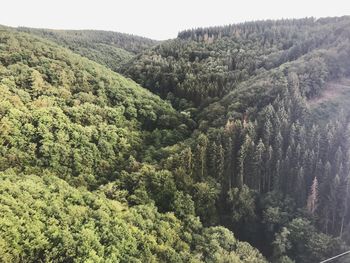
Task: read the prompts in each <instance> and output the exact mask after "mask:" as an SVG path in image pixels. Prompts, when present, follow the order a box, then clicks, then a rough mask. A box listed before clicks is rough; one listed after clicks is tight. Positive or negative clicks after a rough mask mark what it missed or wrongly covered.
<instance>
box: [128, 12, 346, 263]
mask: <svg viewBox="0 0 350 263" xmlns="http://www.w3.org/2000/svg"><path fill="white" fill-rule="evenodd" d="M349 38H350V18H349V17H342V18H325V19H318V20H316V19H313V18H310V19H301V20H281V21H261V22H251V23H244V24H239V25H231V26H226V27H213V28H203V29H196V30H189V31H184V32H181V33H180V34H179V37H178V38H177V39H175V40H170V41H168V42H165V43H161V44H160V45H158V46H157V47H155V48H153V49H152V50H148V51H145V52H144V53H142V54H140V55H139V56H137V57H136V58H134V59H133V60H132V61H131V62H130V63H129V64H128V65H126V67H125V68H124V72H125V74H127V75H129V76H131V77H132V78H134V79H135V80H136V81H137V82H139V83H142V85H144V86H145V87H147V88H149V89H150V90H152V91H155V92H156V93H158V94H160V95H161V96H164V97H167V98H168V99H170V100H171V101H172V103H173V105H174V106H175V107H176V108H178V109H181V110H182V111H183V112H184V113H187V114H188V115H192V116H193V117H194V119H195V120H196V122H197V124H198V126H197V129H196V130H195V131H194V132H193V134H192V137H191V139H188V140H186V142H185V143H183V144H179V145H180V146H179V147H178V148H174V147H172V148H169V151H171V152H172V153H173V154H172V155H171V158H165V159H164V160H163V165H164V166H165V167H167V169H169V170H171V171H174V174H175V177H176V178H181V180H182V183H183V184H184V185H186V187H188V189H190V190H189V191H190V192H192V197H193V200H194V203H195V206H196V213H197V214H198V215H199V216H200V218H201V219H202V220H203V222H204V223H205V224H206V225H217V224H219V225H224V226H226V227H228V228H230V229H232V230H233V231H234V232H235V233H236V234H237V235H238V236H239V237H240V238H241V239H244V240H249V241H250V242H251V243H252V244H254V245H255V246H257V247H258V248H260V249H261V250H262V251H263V252H264V253H265V255H267V256H268V257H269V259H270V260H271V261H273V262H292V260H294V261H295V262H317V261H320V260H322V259H323V258H327V257H329V256H330V255H332V254H336V253H337V252H340V251H343V250H345V249H346V248H348V245H349V227H350V214H349V209H348V204H349V194H348V185H349V172H350V170H349V169H350V166H349V149H350V148H349V128H348V124H349V116H350V115H349V114H350V111H349V107H348V101H349V99H350V97H349V94H348V93H346V92H344V93H342V96H341V97H338V98H333V99H329V100H327V101H325V102H324V103H322V105H319V107H310V103H309V101H312V100H315V99H317V97H319V96H322V95H323V93H324V92H325V89H327V87H329V85H331V83H340V82H341V79H342V78H344V77H349V74H350V63H349V61H350V60H349V58H350V45H349ZM186 175H190V177H191V180H190V182H189V180H188V179H186Z"/></svg>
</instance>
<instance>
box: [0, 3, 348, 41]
mask: <svg viewBox="0 0 350 263" xmlns="http://www.w3.org/2000/svg"><path fill="white" fill-rule="evenodd" d="M0 8H1V9H0V24H2V25H8V26H27V27H40V28H55V29H101V30H112V31H117V32H124V33H130V34H135V35H140V36H145V37H150V38H154V39H158V40H163V39H167V38H174V37H176V36H177V33H178V32H179V31H181V30H183V29H190V28H196V27H204V26H215V25H225V24H231V23H237V22H244V21H251V20H261V19H279V18H301V17H311V16H313V17H325V16H342V15H350V0H318V1H317V0H231V1H230V0H214V1H213V0H211V1H209V0H202V1H201V0H173V1H169V0H114V1H113V0H0Z"/></svg>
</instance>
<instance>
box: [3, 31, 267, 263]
mask: <svg viewBox="0 0 350 263" xmlns="http://www.w3.org/2000/svg"><path fill="white" fill-rule="evenodd" d="M0 90H1V99H0V127H1V130H0V153H1V154H0V170H1V174H0V181H1V187H0V188H1V189H0V210H1V214H2V217H1V219H0V226H1V227H0V261H1V262H49V261H54V262H220V261H222V262H223V261H230V262H265V259H264V258H263V257H262V256H261V254H260V253H259V252H258V251H257V250H256V249H254V248H252V247H251V246H250V245H249V244H248V243H245V242H239V241H237V240H236V239H235V237H234V236H233V233H232V232H231V231H229V230H228V229H226V228H223V227H220V226H218V227H209V228H206V227H203V226H202V224H201V222H200V220H199V218H198V217H197V216H196V214H195V211H194V204H193V201H192V199H191V196H190V195H189V194H188V193H186V192H184V191H182V190H181V189H179V187H178V186H177V184H176V180H175V178H174V176H173V174H172V173H171V172H170V171H167V170H162V169H161V167H159V166H158V165H157V162H158V160H159V158H160V157H159V152H161V151H162V149H163V147H166V146H169V145H174V144H176V143H178V142H180V141H183V140H184V139H185V138H187V137H188V136H189V134H190V130H191V129H192V128H191V127H192V126H193V121H191V120H190V119H189V118H188V117H187V116H185V115H183V114H179V113H177V112H176V111H175V110H174V109H173V108H172V107H171V105H170V104H169V103H167V102H165V101H163V100H161V99H160V98H159V97H158V96H156V95H153V94H152V93H150V92H149V91H147V90H145V89H143V88H142V87H140V86H139V85H137V84H136V83H135V82H133V81H131V80H129V79H126V78H124V77H122V76H121V75H119V74H117V73H115V72H113V71H111V70H109V69H107V68H106V67H104V66H101V65H99V64H97V63H95V62H92V61H90V60H88V59H86V58H83V57H81V56H79V55H77V54H74V53H73V52H71V51H69V50H67V49H65V48H62V47H60V46H58V45H55V44H53V43H52V42H49V41H45V40H43V39H41V38H38V37H36V36H32V35H30V34H26V33H18V32H15V31H14V30H13V29H7V28H4V29H1V31H0Z"/></svg>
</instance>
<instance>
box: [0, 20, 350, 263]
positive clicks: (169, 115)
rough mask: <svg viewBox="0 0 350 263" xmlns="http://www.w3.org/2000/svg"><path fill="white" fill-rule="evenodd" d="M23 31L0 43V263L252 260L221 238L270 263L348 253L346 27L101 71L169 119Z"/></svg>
mask: <svg viewBox="0 0 350 263" xmlns="http://www.w3.org/2000/svg"><path fill="white" fill-rule="evenodd" d="M27 31H28V32H29V34H27V33H21V32H16V30H13V29H10V28H4V29H2V30H1V31H0V63H1V64H0V89H1V93H2V96H1V99H0V118H1V119H0V126H1V130H0V132H1V133H0V142H1V143H0V153H1V154H0V170H1V171H2V173H1V175H0V178H1V181H2V184H1V187H0V188H1V189H0V190H1V191H0V207H1V211H4V212H3V214H4V215H5V217H4V219H3V220H2V221H1V225H2V226H4V227H2V228H1V231H2V232H1V235H0V249H1V250H2V253H0V255H4V256H3V258H2V260H3V261H8V262H12V261H15V262H16V261H17V262H21V261H23V260H25V261H30V262H35V261H40V260H41V261H48V260H50V259H52V257H57V261H59V262H67V261H68V262H84V260H90V261H93V262H99V261H100V262H105V261H107V259H113V260H114V261H118V260H119V261H121V262H130V261H135V262H138V261H137V260H139V261H140V262H145V261H146V262H147V261H150V262H181V261H182V262H265V259H264V258H263V257H262V256H261V254H260V253H259V252H258V251H257V250H256V249H254V248H252V247H251V246H250V245H248V243H244V242H239V241H237V240H236V239H235V237H234V236H233V233H234V234H235V235H236V236H237V238H238V239H239V240H244V241H248V242H249V243H250V244H252V245H253V246H254V247H256V248H258V249H259V250H260V251H261V252H262V254H264V256H265V257H266V258H267V259H268V261H270V262H276V263H280V262H284V263H286V262H305V263H308V262H310V263H311V262H319V261H321V260H322V259H325V258H327V257H331V256H333V255H335V254H337V253H341V252H343V251H344V250H346V249H349V247H350V210H349V201H350V200H349V198H350V196H349V189H348V188H349V179H350V141H349V138H350V137H349V136H350V128H349V127H350V125H349V117H350V107H349V103H348V102H349V100H350V92H349V90H348V88H349V89H350V85H349V82H348V79H349V78H350V18H349V17H341V18H322V19H317V20H316V19H313V18H307V19H298V20H279V21H258V22H249V23H243V24H238V25H229V26H223V27H212V28H200V29H194V30H188V31H184V32H181V33H179V36H178V38H176V39H173V40H169V41H166V42H162V43H159V44H158V45H157V46H155V47H152V48H149V49H146V50H143V48H140V49H138V50H137V51H136V50H135V51H132V50H128V52H130V51H132V52H140V51H141V53H140V54H139V55H136V56H135V57H133V58H131V60H129V62H127V63H125V64H124V65H123V66H122V67H121V68H120V67H119V66H118V69H116V68H114V70H120V71H121V72H122V73H123V74H125V75H126V76H129V77H131V78H132V79H133V80H135V81H136V82H138V83H140V84H141V85H142V86H144V87H146V88H147V89H149V90H150V91H152V92H155V93H156V94H159V95H160V96H161V97H162V98H163V99H164V98H166V99H167V100H168V101H169V102H171V104H172V105H170V103H169V102H166V101H165V100H162V99H161V98H159V97H158V96H156V95H154V94H152V93H151V92H150V91H147V90H145V89H143V88H141V87H140V86H139V85H138V84H136V83H135V82H133V81H132V80H130V79H126V78H124V77H122V76H121V75H119V74H117V73H115V72H113V71H111V70H109V69H107V68H106V67H104V66H102V65H99V64H97V63H95V62H92V61H90V60H88V59H86V58H83V57H81V56H79V55H77V54H74V53H73V52H71V51H68V50H67V49H65V48H63V47H60V46H59V45H57V44H54V43H53V42H50V41H52V40H54V39H50V37H47V36H45V34H48V35H50V34H51V33H48V32H49V31H45V32H46V33H45V34H44V33H43V31H40V30H39V31H37V32H36V31H35V30H27ZM38 32H41V33H38ZM70 32H71V31H70ZM90 33H91V34H92V35H90ZM90 33H89V34H88V33H86V32H84V34H83V35H84V36H81V35H79V34H78V35H75V34H71V33H69V34H68V35H69V37H67V38H68V39H69V41H68V42H69V43H68V42H67V43H64V42H63V40H62V41H61V40H59V41H58V40H54V42H56V43H58V44H60V45H63V46H65V47H69V46H70V45H71V43H75V42H76V45H77V47H80V45H82V46H84V44H81V43H83V42H84V41H87V42H90V41H92V42H93V43H97V41H100V39H102V40H103V39H105V38H104V37H105V36H104V35H103V34H102V35H100V33H99V32H95V33H94V32H90ZM38 34H39V35H40V36H41V37H44V38H49V40H50V41H46V40H44V39H42V38H40V37H38V36H37V35H38ZM107 35H108V34H107ZM56 37H57V36H55V37H54V38H56ZM63 38H66V37H63ZM86 38H88V40H86ZM82 39H83V40H82ZM102 40H101V41H102ZM81 41H83V42H81ZM136 42H137V41H136ZM70 48H71V49H72V50H73V51H75V52H76V53H79V54H81V55H83V56H87V55H86V54H84V53H82V52H80V51H79V50H75V49H74V48H72V47H70ZM93 49H94V50H96V49H95V47H93ZM142 50H143V51H142ZM105 51H106V50H104V49H103V50H101V53H95V54H96V57H97V58H96V59H94V58H91V59H94V60H95V61H97V62H100V63H102V64H104V65H107V66H109V67H110V68H113V67H112V66H111V65H112V64H109V62H108V63H105V62H106V61H105V59H104V56H106V54H108V52H107V53H106V52H105ZM87 52H88V53H87V54H93V52H95V51H92V50H91V52H90V51H89V50H88V51H87ZM87 57H88V56H87ZM110 58H111V59H112V60H113V56H110ZM100 59H101V60H100ZM127 59H128V58H127ZM115 61H117V64H118V65H120V64H119V62H118V61H121V60H118V56H116V60H115ZM123 61H126V60H124V59H123ZM330 94H332V95H330ZM175 109H176V110H175ZM20 191H21V192H23V196H21V195H20V194H19V192H20ZM52 203H53V204H55V205H54V206H53V207H51V206H50V205H51V204H52ZM32 206H34V208H33V209H26V208H27V207H32ZM29 215H31V216H32V217H29ZM29 218H33V219H32V220H29ZM46 222H52V224H47V223H46ZM71 222H74V224H73V226H72V227H69V226H70V225H71ZM20 224H22V225H21V226H23V227H19V225H20ZM231 231H232V232H233V233H232V232H231ZM39 232H40V233H43V234H42V235H38V234H35V233H39ZM121 233H122V234H121ZM33 236H36V237H37V238H34V237H33ZM53 244H55V246H53ZM57 247H58V249H56V248H57ZM72 248H73V249H72ZM79 248H81V249H79ZM113 260H112V261H113ZM343 262H347V261H346V259H344V261H343Z"/></svg>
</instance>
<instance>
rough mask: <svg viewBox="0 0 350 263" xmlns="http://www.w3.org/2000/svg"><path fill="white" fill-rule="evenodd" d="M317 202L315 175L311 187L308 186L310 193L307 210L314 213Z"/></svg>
mask: <svg viewBox="0 0 350 263" xmlns="http://www.w3.org/2000/svg"><path fill="white" fill-rule="evenodd" d="M317 203H318V181H317V177H316V176H315V177H314V180H313V182H312V185H311V188H310V194H309V197H308V199H307V210H308V212H309V213H310V214H312V215H314V214H315V211H316V208H317Z"/></svg>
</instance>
